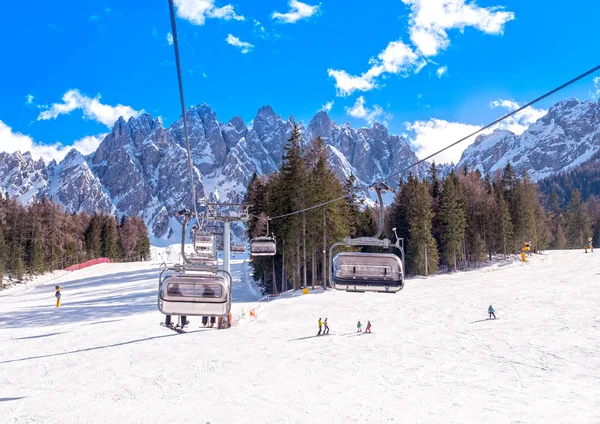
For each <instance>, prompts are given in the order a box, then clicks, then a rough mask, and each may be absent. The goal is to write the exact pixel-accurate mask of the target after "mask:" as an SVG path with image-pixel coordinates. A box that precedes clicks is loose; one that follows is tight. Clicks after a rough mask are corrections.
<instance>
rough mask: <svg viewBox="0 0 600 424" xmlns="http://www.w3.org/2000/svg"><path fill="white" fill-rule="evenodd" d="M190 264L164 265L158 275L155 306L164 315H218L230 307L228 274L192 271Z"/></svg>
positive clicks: (223, 314) (229, 277)
mask: <svg viewBox="0 0 600 424" xmlns="http://www.w3.org/2000/svg"><path fill="white" fill-rule="evenodd" d="M193 267H194V266H193V265H192V266H190V265H183V266H180V267H174V268H167V269H165V270H164V271H163V272H162V273H161V276H160V282H159V287H158V309H159V310H160V312H162V313H163V314H165V315H185V316H209V317H213V316H214V317H220V316H225V315H227V314H229V312H230V311H231V276H230V275H229V274H228V273H224V272H223V271H221V272H223V273H222V274H216V273H211V272H202V271H196V272H195V271H194V268H193Z"/></svg>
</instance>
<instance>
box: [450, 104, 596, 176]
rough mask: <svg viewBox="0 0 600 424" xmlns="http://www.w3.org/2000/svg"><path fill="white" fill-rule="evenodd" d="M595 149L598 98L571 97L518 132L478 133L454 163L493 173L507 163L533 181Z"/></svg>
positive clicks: (585, 157) (582, 158)
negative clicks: (592, 100)
mask: <svg viewBox="0 0 600 424" xmlns="http://www.w3.org/2000/svg"><path fill="white" fill-rule="evenodd" d="M599 149H600V101H599V102H598V103H595V102H591V101H584V102H581V101H579V100H577V99H571V100H565V101H561V102H559V103H557V104H555V105H554V106H552V107H551V108H550V110H549V111H548V113H547V114H546V115H544V116H543V117H542V118H540V119H539V120H538V121H537V122H536V123H534V124H533V125H531V126H530V127H529V128H528V129H527V130H526V131H525V132H523V133H522V134H521V135H515V134H513V133H512V132H510V131H506V130H495V131H494V132H493V133H491V134H486V135H480V136H479V137H477V139H476V141H475V142H474V143H473V144H472V145H470V146H469V147H468V148H467V149H466V150H465V151H464V153H463V155H462V157H461V160H460V162H459V163H458V166H459V167H462V166H467V167H468V168H469V169H473V168H477V169H479V170H480V171H481V172H483V173H493V172H495V171H497V170H501V169H503V168H504V167H505V166H506V164H507V163H508V162H510V163H511V164H512V165H513V166H514V167H515V169H516V171H517V172H518V173H519V174H520V173H521V172H522V171H523V170H527V172H528V173H529V176H530V177H531V178H533V179H534V180H536V181H537V180H540V179H542V178H545V177H548V176H550V175H552V174H556V173H558V172H560V171H565V170H569V169H571V168H573V167H575V166H577V165H578V164H580V163H582V162H584V161H586V160H588V159H589V158H591V157H592V156H593V155H594V154H595V153H596V152H597V151H598V150H599Z"/></svg>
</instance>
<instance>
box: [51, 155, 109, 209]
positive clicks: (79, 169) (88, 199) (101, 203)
mask: <svg viewBox="0 0 600 424" xmlns="http://www.w3.org/2000/svg"><path fill="white" fill-rule="evenodd" d="M46 173H47V177H48V180H49V181H50V184H49V187H48V190H47V191H46V192H44V191H41V192H40V194H41V195H46V196H48V197H51V198H53V199H54V200H55V201H57V202H58V203H60V204H62V205H63V206H64V207H65V208H66V209H67V210H69V211H74V212H87V213H88V214H93V213H100V214H104V213H110V214H112V213H114V212H115V207H114V206H113V204H112V202H111V201H110V199H109V197H108V196H107V195H106V193H104V192H103V191H102V183H101V182H100V180H99V179H98V178H97V177H96V176H95V175H94V173H93V172H92V170H91V169H90V167H89V165H88V163H87V162H86V161H85V158H84V157H83V156H82V155H81V153H79V152H78V151H77V150H75V149H73V150H71V151H70V152H69V153H68V154H67V156H66V157H65V158H64V159H63V160H62V162H61V163H60V164H56V162H53V163H51V164H50V165H48V168H47V171H46Z"/></svg>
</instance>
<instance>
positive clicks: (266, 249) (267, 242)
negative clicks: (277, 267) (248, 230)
mask: <svg viewBox="0 0 600 424" xmlns="http://www.w3.org/2000/svg"><path fill="white" fill-rule="evenodd" d="M260 219H264V218H260ZM265 221H266V223H267V235H266V236H261V237H255V238H253V239H252V240H250V256H275V254H276V253H277V243H276V242H275V236H271V237H269V218H267V219H265Z"/></svg>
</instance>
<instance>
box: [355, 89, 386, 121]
mask: <svg viewBox="0 0 600 424" xmlns="http://www.w3.org/2000/svg"><path fill="white" fill-rule="evenodd" d="M365 103H366V102H365V98H364V97H363V96H360V97H359V98H358V99H356V102H355V103H354V105H353V106H352V107H346V113H347V114H348V115H350V116H352V117H354V118H359V119H364V120H365V121H367V122H368V123H369V125H371V124H373V122H375V121H376V120H377V118H379V117H380V116H383V115H384V112H383V108H382V107H381V106H379V105H375V106H373V109H369V108H368V107H365ZM385 117H387V118H391V116H390V115H387V114H386V115H385ZM383 124H384V125H387V122H385V121H383Z"/></svg>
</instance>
